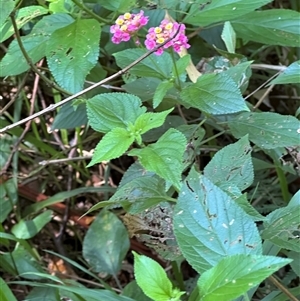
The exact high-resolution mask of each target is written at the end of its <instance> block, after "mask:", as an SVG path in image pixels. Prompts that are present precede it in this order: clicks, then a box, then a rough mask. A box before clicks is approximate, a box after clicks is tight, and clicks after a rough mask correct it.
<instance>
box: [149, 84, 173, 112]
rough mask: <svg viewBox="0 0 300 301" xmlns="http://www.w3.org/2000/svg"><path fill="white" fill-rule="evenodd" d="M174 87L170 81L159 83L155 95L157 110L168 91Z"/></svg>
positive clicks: (154, 104) (154, 100)
mask: <svg viewBox="0 0 300 301" xmlns="http://www.w3.org/2000/svg"><path fill="white" fill-rule="evenodd" d="M173 86H174V84H173V83H171V82H170V81H162V82H160V83H159V85H158V86H157V88H156V90H155V93H154V95H153V108H157V107H158V106H159V105H160V103H161V102H162V100H163V99H164V97H165V96H166V94H167V92H168V90H170V89H171V88H172V87H173Z"/></svg>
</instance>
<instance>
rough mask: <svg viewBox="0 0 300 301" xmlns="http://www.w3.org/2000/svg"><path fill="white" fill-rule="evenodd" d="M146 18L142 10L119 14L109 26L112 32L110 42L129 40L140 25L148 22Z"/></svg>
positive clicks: (116, 42)
mask: <svg viewBox="0 0 300 301" xmlns="http://www.w3.org/2000/svg"><path fill="white" fill-rule="evenodd" d="M148 18H149V17H146V16H144V12H143V11H142V10H141V11H140V12H139V13H138V14H130V13H125V14H124V15H121V16H119V17H118V19H117V20H116V22H115V24H114V25H112V26H111V27H110V32H111V33H112V34H113V36H112V39H111V40H112V42H113V43H115V44H119V43H121V42H127V41H129V40H130V38H131V37H132V36H133V35H135V33H136V32H137V31H138V30H139V29H140V28H141V27H143V26H145V25H146V24H147V23H148Z"/></svg>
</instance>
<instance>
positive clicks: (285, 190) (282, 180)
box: [274, 162, 291, 203]
mask: <svg viewBox="0 0 300 301" xmlns="http://www.w3.org/2000/svg"><path fill="white" fill-rule="evenodd" d="M274 163H275V165H276V166H275V169H276V173H277V176H278V179H279V185H280V189H281V193H282V198H283V200H284V202H285V203H288V202H289V201H290V199H291V195H290V192H289V187H288V183H287V180H286V176H285V174H284V172H283V170H282V169H281V168H280V167H279V166H278V165H277V164H276V162H274Z"/></svg>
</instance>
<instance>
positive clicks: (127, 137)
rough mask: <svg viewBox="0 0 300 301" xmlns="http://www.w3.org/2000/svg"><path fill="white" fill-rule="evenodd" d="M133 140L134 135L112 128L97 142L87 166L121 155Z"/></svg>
mask: <svg viewBox="0 0 300 301" xmlns="http://www.w3.org/2000/svg"><path fill="white" fill-rule="evenodd" d="M133 141H134V136H133V135H131V133H129V132H128V131H126V130H125V129H122V128H115V129H113V130H112V131H110V132H109V133H107V134H106V135H105V136H104V137H103V138H102V140H101V141H100V142H99V143H98V145H97V146H96V149H95V152H94V154H93V158H92V161H91V162H90V163H89V165H88V166H87V167H91V166H93V165H95V164H96V163H100V162H102V161H109V160H111V159H115V158H118V157H120V156H122V155H123V154H124V153H125V152H126V151H127V149H128V148H129V146H130V145H131V144H132V143H133Z"/></svg>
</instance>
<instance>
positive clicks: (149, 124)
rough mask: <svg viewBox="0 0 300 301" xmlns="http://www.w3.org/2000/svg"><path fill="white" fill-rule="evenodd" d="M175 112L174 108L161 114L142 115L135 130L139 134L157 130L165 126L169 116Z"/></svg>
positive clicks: (135, 124)
mask: <svg viewBox="0 0 300 301" xmlns="http://www.w3.org/2000/svg"><path fill="white" fill-rule="evenodd" d="M172 111H173V108H172V109H170V110H167V111H163V112H159V113H152V112H148V113H144V114H142V115H140V116H139V117H138V118H137V120H136V122H135V123H134V130H135V131H136V132H138V133H139V134H141V135H142V134H144V133H146V132H148V131H149V130H151V129H155V128H158V127H160V126H161V125H163V124H164V122H165V119H166V117H167V115H169V114H170V113H171V112H172Z"/></svg>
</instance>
